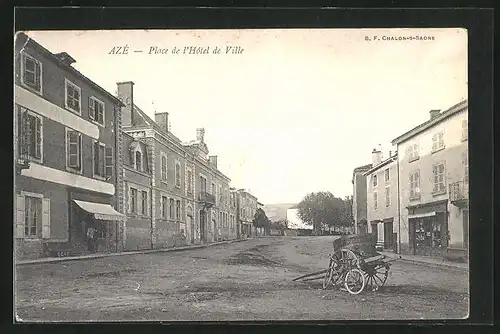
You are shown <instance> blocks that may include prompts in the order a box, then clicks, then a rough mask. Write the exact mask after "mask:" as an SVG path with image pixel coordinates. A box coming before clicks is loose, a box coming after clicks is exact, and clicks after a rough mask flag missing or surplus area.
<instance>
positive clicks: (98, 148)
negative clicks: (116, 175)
mask: <svg viewBox="0 0 500 334" xmlns="http://www.w3.org/2000/svg"><path fill="white" fill-rule="evenodd" d="M92 155H93V168H94V175H97V176H100V177H107V178H110V177H111V176H112V175H113V171H114V155H113V147H112V146H106V145H105V144H104V143H101V142H98V141H94V143H93V145H92Z"/></svg>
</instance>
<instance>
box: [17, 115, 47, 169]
mask: <svg viewBox="0 0 500 334" xmlns="http://www.w3.org/2000/svg"><path fill="white" fill-rule="evenodd" d="M19 124H20V126H19V146H20V153H21V156H23V157H26V158H31V159H35V160H42V145H43V144H42V143H43V121H42V117H41V116H39V115H38V114H36V113H34V112H33V111H31V110H28V109H26V108H23V107H21V113H20V119H19Z"/></svg>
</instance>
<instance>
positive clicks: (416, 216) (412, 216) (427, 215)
mask: <svg viewBox="0 0 500 334" xmlns="http://www.w3.org/2000/svg"><path fill="white" fill-rule="evenodd" d="M435 215H436V212H435V211H431V212H424V213H417V214H414V215H408V219H412V218H424V217H432V216H435Z"/></svg>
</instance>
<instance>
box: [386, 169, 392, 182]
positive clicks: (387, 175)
mask: <svg viewBox="0 0 500 334" xmlns="http://www.w3.org/2000/svg"><path fill="white" fill-rule="evenodd" d="M384 179H385V182H389V181H390V180H391V174H390V169H389V168H387V169H386V170H385V172H384Z"/></svg>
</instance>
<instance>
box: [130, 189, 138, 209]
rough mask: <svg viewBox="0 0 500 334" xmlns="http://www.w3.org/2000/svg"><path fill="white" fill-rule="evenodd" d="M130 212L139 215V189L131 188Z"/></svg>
mask: <svg viewBox="0 0 500 334" xmlns="http://www.w3.org/2000/svg"><path fill="white" fill-rule="evenodd" d="M130 212H131V213H137V189H135V188H130Z"/></svg>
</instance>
